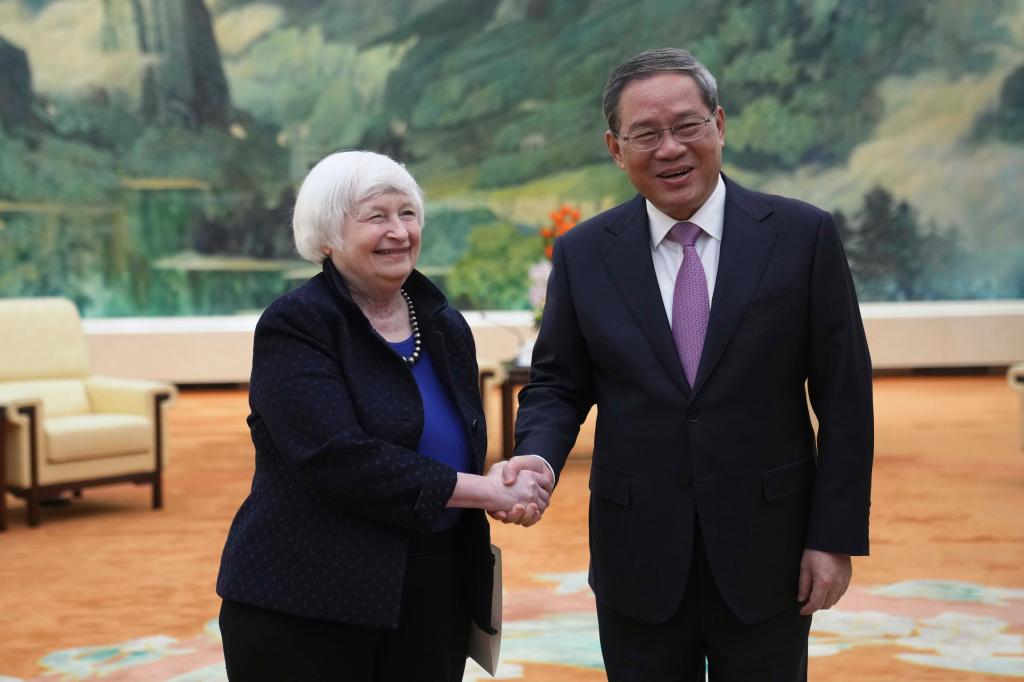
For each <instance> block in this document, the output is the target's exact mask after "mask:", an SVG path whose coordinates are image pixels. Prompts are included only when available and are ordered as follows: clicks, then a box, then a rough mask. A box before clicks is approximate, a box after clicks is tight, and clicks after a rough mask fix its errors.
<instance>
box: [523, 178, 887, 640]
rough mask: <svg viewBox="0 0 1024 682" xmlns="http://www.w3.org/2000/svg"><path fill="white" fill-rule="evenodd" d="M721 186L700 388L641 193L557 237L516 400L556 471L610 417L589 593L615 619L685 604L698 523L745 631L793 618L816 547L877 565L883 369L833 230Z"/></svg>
mask: <svg viewBox="0 0 1024 682" xmlns="http://www.w3.org/2000/svg"><path fill="white" fill-rule="evenodd" d="M726 187H727V191H726V206H725V223H724V233H723V237H722V244H721V254H720V261H719V266H718V276H717V281H716V284H715V291H714V298H713V301H712V306H711V317H710V320H709V324H708V331H707V335H706V338H705V342H704V350H703V355H702V357H701V362H700V367H699V369H698V374H697V378H696V381H695V383H694V386H693V388H692V389H691V388H690V386H689V385H688V384H687V382H686V379H685V378H684V374H683V370H682V366H681V364H680V361H679V357H678V355H677V353H676V349H675V346H674V343H673V339H672V333H671V328H670V324H669V321H668V318H667V316H666V315H665V308H664V305H663V303H662V298H661V295H660V292H659V289H658V284H657V279H656V277H655V273H654V267H653V264H652V260H651V246H650V230H649V227H648V219H647V212H646V208H645V203H644V198H643V197H641V196H637V197H636V198H634V199H633V200H631V201H629V202H627V203H625V204H622V205H621V206H618V207H616V208H613V209H611V210H609V211H606V212H604V213H602V214H600V215H598V216H596V217H594V218H592V219H590V220H588V221H586V222H584V223H581V224H580V225H578V226H577V227H575V228H573V229H572V230H571V231H570V232H568V233H567V234H565V235H564V236H562V237H561V238H559V240H558V241H557V242H556V245H555V250H554V256H553V266H554V267H553V271H552V274H551V279H550V281H549V285H548V293H547V302H546V304H545V309H544V318H543V321H542V324H541V329H540V334H539V338H538V340H537V344H536V347H535V351H534V356H533V368H532V372H531V377H530V382H529V385H528V386H527V387H526V388H525V389H524V390H523V391H522V392H521V394H520V406H519V412H518V417H517V421H516V452H517V453H519V454H523V453H536V454H539V455H541V456H543V457H545V458H546V459H547V460H548V461H549V462H550V463H551V464H552V466H553V467H554V469H555V471H556V472H560V471H561V469H562V466H563V465H564V463H565V459H566V457H567V455H568V452H569V450H570V448H571V446H572V444H573V443H574V441H575V439H576V435H577V433H578V429H579V424H580V422H581V420H582V419H583V418H584V417H585V416H586V414H587V412H588V411H589V410H590V408H591V406H592V405H593V404H595V403H596V405H597V428H596V434H595V441H594V453H593V464H592V468H591V477H590V490H591V493H592V494H591V498H590V549H591V576H590V577H591V585H592V586H593V588H594V591H595V594H596V596H597V599H598V601H599V602H601V603H602V604H603V605H605V606H608V607H610V608H613V609H616V610H618V611H621V612H623V613H626V614H628V615H631V616H633V617H635V618H638V619H641V620H645V621H649V622H662V621H664V620H667V619H668V618H669V617H670V616H671V615H672V614H673V613H674V612H675V610H676V607H677V606H678V604H679V602H680V599H681V597H682V594H683V590H684V589H685V587H686V576H687V574H688V567H689V564H690V559H691V553H692V549H693V539H694V534H695V524H696V523H699V524H700V529H701V533H702V536H703V539H704V544H705V546H706V549H707V553H708V558H709V560H710V563H711V567H712V570H713V573H714V576H715V579H716V583H717V584H718V586H719V588H720V590H721V592H722V594H723V596H724V597H725V599H726V601H727V603H728V604H729V606H730V608H731V609H732V610H733V611H734V612H735V613H736V614H737V615H738V616H739V617H740V618H741V619H743V620H744V621H747V622H755V621H758V620H761V619H764V618H767V617H769V616H771V615H774V614H776V613H779V612H781V611H783V610H784V609H786V608H792V606H793V604H794V602H795V600H796V592H797V577H798V573H799V564H800V558H801V555H802V553H803V550H804V548H812V549H819V550H824V551H832V552H840V553H846V554H852V555H855V554H866V553H867V551H868V507H869V498H870V479H871V462H872V448H873V423H872V419H873V418H872V405H871V364H870V359H869V357H868V348H867V343H866V341H865V337H864V330H863V325H862V323H861V318H860V312H859V309H858V306H857V300H856V296H855V293H854V288H853V282H852V280H851V277H850V272H849V269H848V267H847V263H846V259H845V256H844V255H843V250H842V247H841V245H840V242H839V237H838V235H837V233H836V228H835V224H834V223H833V221H832V218H831V216H830V215H829V214H828V213H826V212H824V211H822V210H820V209H817V208H815V207H813V206H810V205H808V204H805V203H802V202H799V201H794V200H792V199H784V198H782V197H776V196H768V195H765V194H758V193H755V192H751V191H749V190H746V189H744V188H743V187H741V186H739V185H737V184H736V183H734V182H731V181H730V180H728V179H726ZM805 382H806V385H807V387H808V389H809V393H810V401H811V403H812V404H813V407H814V412H815V414H816V416H817V418H818V420H819V423H820V429H819V432H818V434H817V442H815V433H814V431H813V429H812V426H811V421H810V418H809V413H808V404H807V398H806V395H805V388H804V387H805Z"/></svg>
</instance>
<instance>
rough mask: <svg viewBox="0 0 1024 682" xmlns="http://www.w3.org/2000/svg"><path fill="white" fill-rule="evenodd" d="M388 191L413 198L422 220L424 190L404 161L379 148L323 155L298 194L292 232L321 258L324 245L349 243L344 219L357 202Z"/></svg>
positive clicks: (309, 256)
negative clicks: (343, 231)
mask: <svg viewBox="0 0 1024 682" xmlns="http://www.w3.org/2000/svg"><path fill="white" fill-rule="evenodd" d="M387 192H398V193H399V194H404V195H405V196H407V197H409V199H411V200H412V202H413V204H414V205H415V207H416V215H418V216H419V219H420V226H422V225H423V222H424V215H423V190H422V189H421V188H420V186H419V185H418V184H416V181H415V180H413V177H412V175H410V174H409V171H407V170H406V169H405V166H403V165H402V164H400V163H398V162H397V161H395V160H393V159H391V158H389V157H387V156H384V155H383V154H377V153H375V152H365V151H350V152H336V153H334V154H331V155H330V156H327V157H324V158H323V159H321V160H320V161H319V162H318V163H317V164H316V165H315V166H313V169H312V170H310V171H309V173H308V174H307V175H306V179H305V180H303V181H302V187H301V188H299V195H298V196H297V197H296V198H295V210H294V212H293V214H292V232H293V233H294V235H295V248H296V249H297V250H298V252H299V255H301V256H302V257H303V258H305V259H306V260H308V261H311V262H313V263H318V264H319V263H322V262H323V260H324V258H326V255H325V254H324V251H323V249H324V247H327V248H330V249H331V250H334V251H337V250H340V249H342V248H344V245H343V244H342V241H341V224H342V223H343V222H344V221H345V218H346V217H347V216H348V215H349V214H351V212H352V209H354V208H355V206H356V205H357V204H359V203H360V202H362V201H365V200H366V199H370V198H372V197H375V196H379V195H381V194H385V193H387Z"/></svg>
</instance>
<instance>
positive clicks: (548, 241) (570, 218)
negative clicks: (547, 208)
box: [540, 204, 580, 260]
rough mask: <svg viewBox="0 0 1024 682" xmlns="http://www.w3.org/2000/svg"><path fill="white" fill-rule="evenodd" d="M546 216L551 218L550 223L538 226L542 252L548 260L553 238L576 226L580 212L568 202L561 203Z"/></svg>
mask: <svg viewBox="0 0 1024 682" xmlns="http://www.w3.org/2000/svg"><path fill="white" fill-rule="evenodd" d="M548 218H550V219H551V225H545V226H543V227H541V228H540V237H541V239H542V240H543V241H544V253H545V254H547V257H548V260H550V259H551V255H552V253H553V252H554V245H555V238H556V237H560V236H562V235H563V234H565V233H566V232H568V231H569V230H571V229H572V228H574V227H575V226H576V223H578V222H579V220H580V212H579V210H578V209H576V208H573V207H572V206H569V205H568V204H562V205H561V206H559V207H558V209H556V210H554V211H551V212H550V213H548Z"/></svg>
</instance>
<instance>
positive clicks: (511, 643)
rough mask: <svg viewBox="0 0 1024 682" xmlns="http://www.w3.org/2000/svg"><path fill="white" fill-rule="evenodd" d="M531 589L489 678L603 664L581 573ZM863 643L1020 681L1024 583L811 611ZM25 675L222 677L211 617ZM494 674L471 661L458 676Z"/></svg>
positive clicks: (47, 661)
mask: <svg viewBox="0 0 1024 682" xmlns="http://www.w3.org/2000/svg"><path fill="white" fill-rule="evenodd" d="M534 580H535V583H536V587H534V588H531V589H528V590H519V591H513V592H508V593H506V594H505V596H504V604H505V610H504V619H505V623H504V632H503V640H502V649H501V660H502V663H501V665H500V666H499V668H498V671H497V674H496V675H495V679H499V680H519V679H524V671H523V666H524V665H528V664H531V663H543V664H548V665H555V666H566V667H571V668H585V669H593V670H601V669H602V665H601V649H600V646H599V644H598V636H597V617H596V615H595V613H594V599H593V595H592V594H591V592H590V588H589V587H588V586H587V576H586V572H574V573H556V574H539V575H535V576H534ZM864 646H873V647H885V649H882V651H885V652H887V653H885V654H884V655H888V656H891V657H893V658H895V659H898V660H901V661H903V662H906V663H910V664H913V665H919V666H925V667H930V668H938V669H946V670H956V671H960V672H968V673H969V672H976V673H985V674H988V675H1004V676H1006V677H1007V678H1024V589H1005V588H995V587H987V586H985V585H978V584H974V583H966V582H956V581H944V580H934V581H929V580H913V581H906V582H900V583H893V584H889V585H878V586H874V587H853V588H851V589H850V591H849V592H848V593H847V595H846V596H845V597H844V599H843V601H842V602H841V608H836V609H833V610H831V611H826V612H822V613H821V614H819V615H816V616H815V618H814V621H813V625H812V627H811V640H810V655H811V656H812V657H814V656H842V655H843V654H844V652H847V651H850V650H852V649H855V648H858V647H864ZM39 665H40V667H41V669H42V672H41V674H40V675H39V676H38V677H34V678H31V679H30V680H23V679H22V678H14V677H4V676H3V675H0V682H36V681H38V682H44V681H54V680H61V681H67V682H71V681H74V680H89V679H103V680H105V681H108V682H121V681H128V680H131V681H133V682H138V681H140V680H152V681H154V682H155V681H160V682H222V681H223V680H226V679H227V677H226V675H225V671H224V662H223V658H222V655H221V650H220V633H219V631H218V629H217V622H216V620H211V621H210V622H209V623H207V624H206V627H205V629H204V631H203V632H202V633H201V634H200V635H198V636H196V637H195V638H192V639H188V640H177V639H174V638H171V637H165V636H152V637H142V638H139V639H133V640H131V641H128V642H122V643H120V644H111V645H109V646H90V647H81V648H75V649H66V650H63V651H57V652H54V653H52V654H49V655H47V656H45V657H43V658H42V660H40V661H39ZM487 679H491V677H490V676H489V675H487V673H485V672H483V671H482V670H481V669H480V668H478V667H477V666H476V665H475V664H474V663H472V662H470V664H469V666H468V667H467V670H466V676H465V678H464V680H465V682H477V681H480V680H487Z"/></svg>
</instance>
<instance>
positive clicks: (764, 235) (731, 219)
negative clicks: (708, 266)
mask: <svg viewBox="0 0 1024 682" xmlns="http://www.w3.org/2000/svg"><path fill="white" fill-rule="evenodd" d="M722 177H723V178H724V179H725V184H726V192H725V226H724V230H723V234H722V248H721V251H720V253H719V258H718V277H717V279H716V281H715V295H714V298H713V299H712V302H711V317H710V318H709V320H708V330H707V334H706V335H705V337H704V349H703V351H702V353H701V358H700V366H699V367H698V369H697V379H696V381H695V382H694V384H693V392H694V393H697V392H698V391H699V390H700V388H701V386H702V385H703V384H704V382H705V381H706V380H707V378H708V376H709V375H710V374H711V372H712V370H713V369H714V367H715V364H717V362H718V359H719V358H720V357H721V355H722V351H723V350H725V346H726V345H727V344H728V342H729V339H731V338H732V335H733V333H734V332H735V331H736V326H737V324H738V323H739V321H740V318H741V317H742V316H743V311H744V310H745V309H746V307H747V304H748V303H749V302H750V298H751V296H753V294H754V291H755V290H756V289H757V285H758V283H759V282H760V281H761V275H762V274H763V273H764V268H765V265H766V264H767V263H768V257H769V256H770V255H771V252H772V249H773V248H774V246H775V241H776V238H777V237H778V229H777V228H776V227H775V226H774V225H772V224H771V223H769V222H767V219H768V217H769V216H770V215H771V214H772V209H771V207H770V206H769V205H768V204H767V203H766V202H765V201H764V200H763V199H761V198H760V196H759V195H757V194H755V193H754V192H751V191H750V190H748V189H746V188H744V187H743V186H741V185H738V184H736V183H735V182H733V181H732V180H730V179H729V178H728V177H726V176H724V175H723V176H722Z"/></svg>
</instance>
